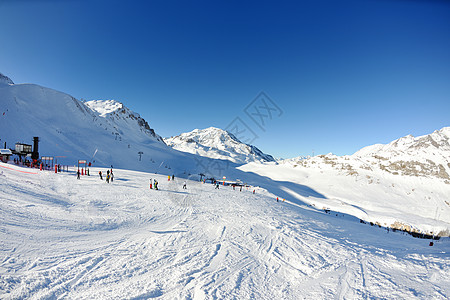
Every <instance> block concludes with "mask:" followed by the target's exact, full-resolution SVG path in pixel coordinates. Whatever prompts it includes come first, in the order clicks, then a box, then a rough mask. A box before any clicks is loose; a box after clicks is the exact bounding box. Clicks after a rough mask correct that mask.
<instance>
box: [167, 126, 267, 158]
mask: <svg viewBox="0 0 450 300" xmlns="http://www.w3.org/2000/svg"><path fill="white" fill-rule="evenodd" d="M165 142H166V144H167V145H169V146H171V147H172V148H174V149H176V150H179V151H183V152H188V153H193V154H198V155H200V156H205V157H210V158H217V159H226V160H230V161H232V162H235V163H248V162H255V161H259V162H272V161H275V159H274V158H273V157H272V156H271V155H268V154H265V153H263V152H262V151H261V150H259V149H258V148H257V147H255V146H252V145H248V144H245V143H243V142H241V141H240V140H239V139H237V138H236V137H235V136H234V135H233V134H232V133H230V132H227V131H225V130H223V129H220V128H216V127H209V128H205V129H194V130H192V131H191V132H187V133H182V134H180V135H178V136H175V137H170V138H166V139H165Z"/></svg>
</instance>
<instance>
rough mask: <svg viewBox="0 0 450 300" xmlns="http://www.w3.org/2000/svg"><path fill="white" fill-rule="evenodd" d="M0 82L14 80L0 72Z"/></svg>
mask: <svg viewBox="0 0 450 300" xmlns="http://www.w3.org/2000/svg"><path fill="white" fill-rule="evenodd" d="M0 84H14V82H13V81H12V80H11V79H10V78H9V77H8V76H5V75H3V74H2V73H0Z"/></svg>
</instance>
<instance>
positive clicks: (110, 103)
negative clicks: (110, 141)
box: [86, 100, 124, 117]
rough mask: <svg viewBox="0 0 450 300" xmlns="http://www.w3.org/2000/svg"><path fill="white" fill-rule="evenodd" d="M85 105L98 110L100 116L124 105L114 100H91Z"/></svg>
mask: <svg viewBox="0 0 450 300" xmlns="http://www.w3.org/2000/svg"><path fill="white" fill-rule="evenodd" d="M86 105H87V106H89V107H90V108H91V109H92V110H94V111H96V112H98V113H99V114H100V116H102V117H105V116H106V115H108V114H110V113H112V112H115V111H117V110H119V109H121V108H123V107H124V106H123V104H122V103H121V102H118V101H116V100H91V101H87V102H86Z"/></svg>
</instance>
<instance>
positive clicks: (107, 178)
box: [106, 170, 110, 183]
mask: <svg viewBox="0 0 450 300" xmlns="http://www.w3.org/2000/svg"><path fill="white" fill-rule="evenodd" d="M109 178H110V176H109V170H108V171H106V183H109Z"/></svg>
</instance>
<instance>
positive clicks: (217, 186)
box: [215, 182, 219, 190]
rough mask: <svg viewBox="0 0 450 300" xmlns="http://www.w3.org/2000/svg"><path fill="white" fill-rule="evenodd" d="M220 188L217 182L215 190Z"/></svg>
mask: <svg viewBox="0 0 450 300" xmlns="http://www.w3.org/2000/svg"><path fill="white" fill-rule="evenodd" d="M218 189H219V183H218V182H216V188H215V190H218Z"/></svg>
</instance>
